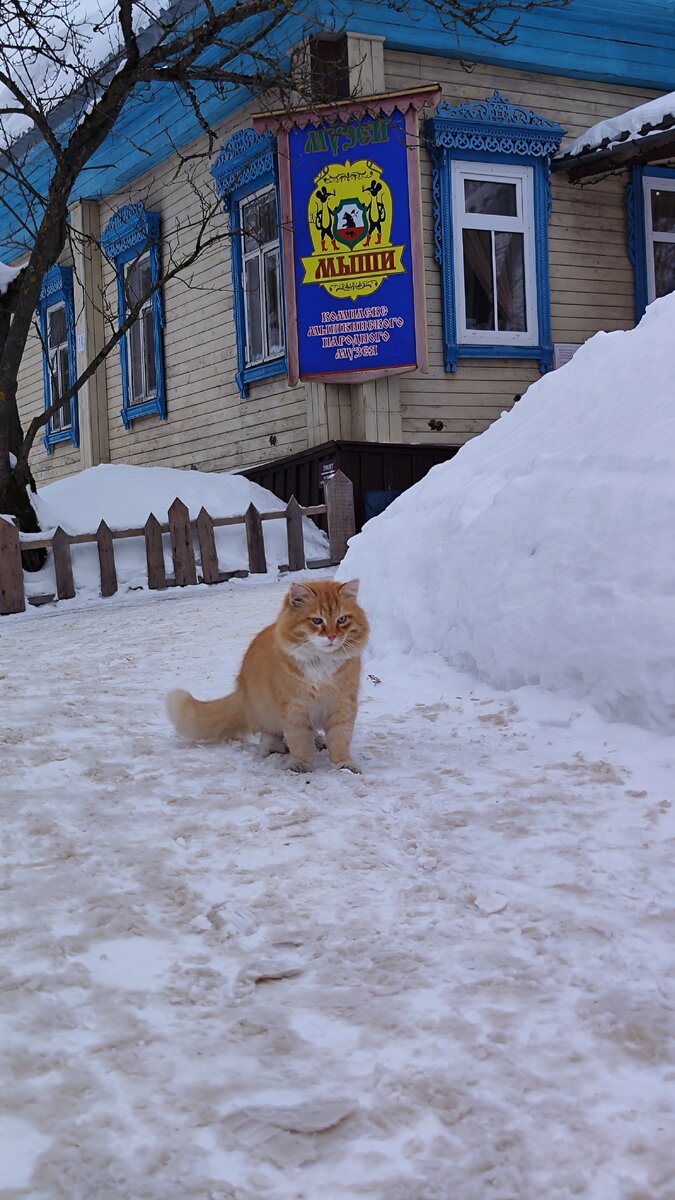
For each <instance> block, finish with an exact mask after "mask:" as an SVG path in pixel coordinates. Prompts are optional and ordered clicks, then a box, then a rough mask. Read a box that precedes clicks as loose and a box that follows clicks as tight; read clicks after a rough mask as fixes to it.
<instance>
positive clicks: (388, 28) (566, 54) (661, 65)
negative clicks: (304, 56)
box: [0, 0, 675, 261]
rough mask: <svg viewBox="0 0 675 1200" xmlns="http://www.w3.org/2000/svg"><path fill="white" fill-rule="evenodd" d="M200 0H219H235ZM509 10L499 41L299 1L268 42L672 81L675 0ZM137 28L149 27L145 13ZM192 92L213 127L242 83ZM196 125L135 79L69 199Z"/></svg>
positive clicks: (39, 147) (425, 21) (147, 160)
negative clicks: (508, 35) (310, 34)
mask: <svg viewBox="0 0 675 1200" xmlns="http://www.w3.org/2000/svg"><path fill="white" fill-rule="evenodd" d="M73 2H75V0H73ZM82 2H83V3H84V4H86V3H88V2H89V0H82ZM208 2H209V3H213V4H214V6H215V7H216V8H219V7H220V5H222V4H231V3H233V2H234V0H208ZM203 3H205V0H152V4H153V7H154V6H156V5H157V4H159V5H161V4H164V5H166V7H167V8H168V10H169V11H170V12H172V13H173V12H174V11H175V8H174V6H177V7H178V10H179V12H180V13H181V14H183V13H185V19H195V20H198V19H199V12H200V6H201V4H203ZM301 10H302V11H301ZM188 14H189V15H188ZM192 14H195V15H194V17H193V16H192ZM513 15H514V10H509V9H504V10H502V9H499V10H498V16H497V17H496V18H495V22H496V23H497V24H501V25H502V26H503V25H507V26H508V23H509V21H510V19H511V17H512V16H513ZM519 18H520V20H519V25H518V29H517V37H516V38H515V40H514V41H513V42H512V43H511V44H509V45H502V44H500V43H499V42H493V41H489V40H486V39H485V38H482V37H480V36H479V35H478V34H477V33H475V32H473V31H471V30H466V29H463V30H461V31H459V32H458V31H457V30H454V29H453V28H452V27H450V26H449V25H448V24H447V23H446V24H444V23H443V20H442V19H441V16H440V15H439V12H438V11H437V9H436V8H435V7H434V5H433V4H429V3H425V2H424V0H406V4H405V6H402V5H401V4H400V3H398V2H393V0H392V2H391V3H384V4H383V3H375V2H374V0H331V2H330V3H329V0H302V3H301V4H300V5H299V6H298V11H297V12H296V10H295V7H294V6H292V7H291V11H290V12H289V16H288V17H287V18H286V19H285V21H284V23H283V27H282V28H280V29H279V30H277V31H276V34H275V35H274V38H273V39H271V40H270V47H269V49H270V53H272V54H281V55H283V54H284V53H285V52H286V51H287V49H288V48H290V46H292V45H293V44H295V43H296V42H297V41H299V40H300V38H301V37H302V36H304V33H305V32H306V28H307V20H310V19H311V20H312V21H313V22H314V26H315V28H322V27H324V28H337V27H338V26H340V24H341V23H342V22H344V23H345V24H346V25H347V27H348V28H349V29H350V30H351V31H353V32H354V33H362V34H376V35H378V36H383V37H384V39H385V46H386V48H387V49H389V50H406V51H411V52H413V53H417V54H429V55H433V56H435V57H448V58H454V59H457V58H461V59H463V60H464V61H466V62H484V63H486V64H488V65H491V66H494V67H497V68H498V67H504V68H508V69H520V70H523V71H528V72H534V73H536V74H541V73H544V74H550V75H560V76H566V77H572V78H575V77H576V78H584V79H593V80H598V81H606V82H608V83H620V84H621V85H622V86H625V85H629V86H635V87H651V88H654V89H657V88H663V90H664V91H665V90H666V89H670V88H675V0H570V2H569V4H567V5H566V6H565V7H562V8H560V7H549V6H537V7H534V8H532V9H528V8H527V7H525V8H524V9H523V10H522V11H519ZM145 36H147V37H152V36H153V33H152V23H151V24H150V26H149V27H148V30H147V33H145ZM206 53H207V54H208V51H207V52H206ZM434 74H435V72H434ZM432 77H433V76H432ZM195 93H196V94H197V95H198V97H199V100H200V103H201V105H202V111H203V113H204V116H205V117H206V119H207V120H208V121H209V122H210V124H211V126H212V127H213V126H217V125H218V124H220V123H221V122H224V121H225V120H226V119H227V118H228V117H229V116H231V115H232V114H234V113H235V112H237V111H239V110H240V109H241V108H242V107H243V106H244V105H246V104H248V103H249V102H250V100H251V98H252V97H251V91H249V90H248V89H247V88H245V87H244V86H241V85H239V86H237V85H232V86H231V87H229V88H225V89H221V88H217V87H215V86H213V85H211V84H208V83H202V84H198V85H196V86H195ZM70 103H71V102H70V101H67V102H66V104H65V106H64V107H63V108H62V109H61V110H60V112H59V114H58V115H59V117H61V116H63V117H64V118H66V119H71V120H72V119H75V120H76V119H77V103H75V111H74V112H71V110H70V108H69V104H70ZM202 133H203V125H202V124H201V123H200V121H199V119H198V116H197V114H196V112H195V109H194V106H193V105H192V104H191V103H189V102H188V101H187V100H186V98H185V96H184V95H183V94H182V93H181V92H180V89H178V88H176V87H173V86H171V85H167V84H164V85H161V86H160V85H143V86H141V87H139V89H138V90H137V92H136V93H135V94H134V95H133V96H131V97H130V98H129V100H128V101H127V103H126V105H125V107H124V110H123V112H122V114H121V116H120V118H119V120H118V122H117V123H116V125H115V129H114V130H113V131H112V133H111V134H110V136H109V138H108V139H107V140H106V142H105V144H104V145H103V146H102V147H101V148H100V149H99V151H98V152H97V153H96V155H95V156H94V157H93V158H92V160H91V161H90V162H89V163H88V164H87V169H86V171H83V172H82V173H81V175H80V176H79V177H78V179H77V182H76V185H75V188H74V191H73V196H72V199H73V200H77V199H80V198H82V199H100V198H101V197H103V196H109V195H111V194H114V193H116V192H120V191H121V190H123V189H125V188H126V187H128V186H129V185H130V184H131V183H133V181H134V180H135V179H136V178H138V176H139V175H142V174H144V173H145V172H147V171H149V170H151V169H152V168H154V167H156V166H158V165H159V164H160V163H162V162H164V161H165V160H166V159H168V158H169V157H170V156H171V155H173V154H174V153H175V152H176V150H177V149H178V148H180V147H182V146H186V145H188V144H189V143H190V142H191V141H192V140H193V139H195V138H197V137H199V136H200V135H201V134H202ZM25 137H26V142H25V143H23V139H22V144H25V148H26V151H27V153H30V156H31V164H30V170H31V181H32V183H33V184H34V186H35V187H36V188H37V190H38V191H39V190H41V189H44V188H45V187H46V184H47V181H48V179H49V176H50V173H51V170H52V169H53V161H52V157H51V152H50V151H49V150H48V148H47V147H46V146H45V145H44V144H39V142H38V141H37V140H35V141H34V144H32V143H31V138H34V135H32V134H31V133H28V134H27V135H25ZM10 185H11V181H9V182H7V181H5V182H4V183H3V186H2V187H0V257H3V258H4V259H5V260H6V261H12V260H13V259H15V258H17V257H18V256H19V255H20V254H21V253H23V251H24V250H25V248H26V244H27V243H28V244H29V243H30V239H31V233H30V229H25V228H24V226H23V221H22V218H23V215H24V213H25V208H26V201H25V197H24V196H23V195H22V194H21V193H20V192H19V191H17V189H13V188H12V187H11V186H10Z"/></svg>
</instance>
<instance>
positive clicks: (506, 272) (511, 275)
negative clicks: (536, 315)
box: [494, 233, 527, 333]
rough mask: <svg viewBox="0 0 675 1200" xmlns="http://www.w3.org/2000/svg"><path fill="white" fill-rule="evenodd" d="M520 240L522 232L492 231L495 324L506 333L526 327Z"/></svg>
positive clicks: (519, 331)
mask: <svg viewBox="0 0 675 1200" xmlns="http://www.w3.org/2000/svg"><path fill="white" fill-rule="evenodd" d="M523 241H524V239H523V235H522V233H495V240H494V253H495V265H496V277H497V328H498V329H503V330H507V331H508V332H510V333H524V332H525V330H526V329H527V313H526V308H525V255H524V246H523Z"/></svg>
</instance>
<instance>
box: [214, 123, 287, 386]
mask: <svg viewBox="0 0 675 1200" xmlns="http://www.w3.org/2000/svg"><path fill="white" fill-rule="evenodd" d="M211 174H212V175H213V178H214V182H215V185H216V191H217V192H218V195H219V196H220V199H221V200H222V201H223V206H224V208H225V211H226V212H227V214H228V218H229V224H230V232H231V234H232V239H231V242H230V261H231V264H232V289H233V295H234V327H235V333H236V340H237V372H236V375H235V379H236V381H237V387H238V388H239V395H240V396H241V397H242V399H244V400H245V399H246V398H247V396H248V394H249V390H250V385H251V384H252V383H258V382H259V381H260V380H261V379H270V378H272V377H273V376H275V375H286V374H287V372H288V367H287V360H286V354H285V353H284V354H281V355H279V357H278V358H274V359H270V360H269V361H268V362H264V363H257V364H256V365H255V366H253V367H251V366H247V364H246V314H245V307H244V289H243V285H242V279H241V277H242V270H243V257H242V245H241V236H240V235H239V233H238V230H239V228H240V219H239V206H240V204H241V202H242V200H245V199H246V197H247V196H250V195H251V193H252V192H257V191H260V190H261V189H262V188H265V187H269V186H271V185H273V186H274V187H275V189H276V198H277V223H278V226H279V229H281V211H280V206H279V185H278V176H277V161H276V147H275V140H274V138H273V137H272V135H271V134H269V133H265V134H260V133H256V131H255V129H239V130H237V132H236V133H234V134H232V137H230V138H228V140H227V141H226V142H225V144H224V146H223V148H222V150H221V151H220V154H219V155H218V157H217V159H216V161H215V163H214V164H213V166H212V168H211ZM280 263H281V305H282V319H283V322H284V331H285V327H286V310H285V305H284V289H283V270H284V265H283V255H280ZM284 340H285V337H284Z"/></svg>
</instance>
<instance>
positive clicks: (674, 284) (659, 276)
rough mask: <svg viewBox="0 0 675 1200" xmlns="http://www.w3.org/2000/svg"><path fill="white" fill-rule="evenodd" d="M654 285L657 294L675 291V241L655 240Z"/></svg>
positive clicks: (664, 294) (662, 294)
mask: <svg viewBox="0 0 675 1200" xmlns="http://www.w3.org/2000/svg"><path fill="white" fill-rule="evenodd" d="M653 245H654V285H655V290H656V295H657V297H658V296H667V295H668V293H669V292H675V242H654V243H653Z"/></svg>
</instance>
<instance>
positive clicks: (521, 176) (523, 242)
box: [452, 160, 538, 346]
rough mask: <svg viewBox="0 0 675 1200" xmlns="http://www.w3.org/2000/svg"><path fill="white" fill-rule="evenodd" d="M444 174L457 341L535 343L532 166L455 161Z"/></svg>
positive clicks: (485, 343) (504, 344) (496, 343)
mask: <svg viewBox="0 0 675 1200" xmlns="http://www.w3.org/2000/svg"><path fill="white" fill-rule="evenodd" d="M483 172H484V173H483ZM452 173H453V185H452V212H453V221H454V224H455V238H454V266H455V272H456V287H455V295H456V296H457V314H458V315H457V335H458V340H459V342H460V343H465V344H467V345H475V346H489V345H502V346H526V345H536V341H537V337H538V322H537V300H536V266H535V262H536V250H535V227H534V212H533V171H532V168H531V167H520V166H515V165H511V164H506V163H505V164H503V165H500V167H499V170H498V171H494V172H493V171H492V170H491V168H490V166H489V165H488V164H487V163H486V164H485V165H484V167H480V166H476V165H473V164H469V163H463V162H461V161H460V160H457V161H455V162H453V164H452ZM511 180H513V182H511Z"/></svg>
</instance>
